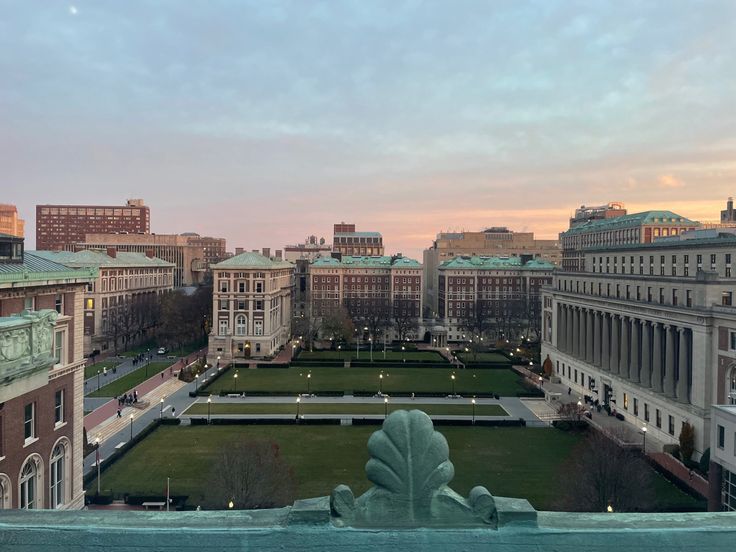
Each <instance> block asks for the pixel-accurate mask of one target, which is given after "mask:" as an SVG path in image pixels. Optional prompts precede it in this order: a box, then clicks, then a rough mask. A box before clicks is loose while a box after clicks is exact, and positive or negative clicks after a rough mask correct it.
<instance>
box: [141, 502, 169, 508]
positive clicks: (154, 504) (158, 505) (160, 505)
mask: <svg viewBox="0 0 736 552" xmlns="http://www.w3.org/2000/svg"><path fill="white" fill-rule="evenodd" d="M142 506H143V507H144V508H145V509H146V510H148V508H149V507H151V508H154V507H155V508H157V509H159V510H161V509H162V508H163V507H164V506H166V502H144V503H143V504H142Z"/></svg>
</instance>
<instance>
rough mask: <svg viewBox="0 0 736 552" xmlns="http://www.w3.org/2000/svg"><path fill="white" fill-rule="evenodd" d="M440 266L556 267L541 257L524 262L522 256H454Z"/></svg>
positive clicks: (449, 267) (539, 268)
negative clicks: (540, 258)
mask: <svg viewBox="0 0 736 552" xmlns="http://www.w3.org/2000/svg"><path fill="white" fill-rule="evenodd" d="M438 268H439V269H440V270H443V269H459V268H469V269H479V270H496V269H517V270H554V269H555V268H556V267H555V265H553V264H552V263H548V262H547V261H542V260H539V259H531V260H530V261H527V262H526V263H525V264H522V263H521V257H454V258H453V259H450V260H449V261H445V262H443V263H441V264H440V266H439V267H438Z"/></svg>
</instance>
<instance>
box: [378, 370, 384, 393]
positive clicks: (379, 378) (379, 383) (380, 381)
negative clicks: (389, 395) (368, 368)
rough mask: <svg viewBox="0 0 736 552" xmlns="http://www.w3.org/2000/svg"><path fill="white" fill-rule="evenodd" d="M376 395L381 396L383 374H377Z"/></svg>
mask: <svg viewBox="0 0 736 552" xmlns="http://www.w3.org/2000/svg"><path fill="white" fill-rule="evenodd" d="M378 394H379V395H383V374H378Z"/></svg>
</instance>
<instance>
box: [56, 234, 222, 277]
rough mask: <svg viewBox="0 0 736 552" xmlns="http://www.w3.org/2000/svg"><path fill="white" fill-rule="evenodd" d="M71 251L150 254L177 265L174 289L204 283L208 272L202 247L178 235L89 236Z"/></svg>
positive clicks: (73, 246) (74, 245)
mask: <svg viewBox="0 0 736 552" xmlns="http://www.w3.org/2000/svg"><path fill="white" fill-rule="evenodd" d="M70 249H71V250H72V251H81V250H84V249H95V250H99V251H105V252H109V251H112V250H117V251H127V252H133V253H144V254H147V255H148V254H150V255H152V256H154V257H158V258H159V259H163V260H164V261H168V262H170V263H174V265H175V267H176V268H175V269H174V287H175V288H179V287H189V286H195V285H197V284H200V283H202V281H203V278H204V275H205V273H206V272H207V270H208V266H207V263H206V262H205V260H204V250H203V249H202V246H199V245H192V244H191V243H190V242H189V238H188V237H187V236H180V235H178V234H87V237H86V240H85V241H84V242H81V243H76V244H73V245H72V247H71V248H70Z"/></svg>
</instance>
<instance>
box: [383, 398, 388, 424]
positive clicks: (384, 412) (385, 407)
mask: <svg viewBox="0 0 736 552" xmlns="http://www.w3.org/2000/svg"><path fill="white" fill-rule="evenodd" d="M387 416H388V397H384V398H383V417H384V419H385V418H386V417H387Z"/></svg>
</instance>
